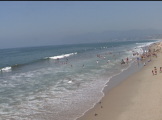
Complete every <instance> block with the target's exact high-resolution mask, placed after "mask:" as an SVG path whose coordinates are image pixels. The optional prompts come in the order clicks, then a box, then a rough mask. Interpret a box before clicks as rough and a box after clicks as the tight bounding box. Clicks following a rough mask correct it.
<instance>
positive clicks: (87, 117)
mask: <svg viewBox="0 0 162 120" xmlns="http://www.w3.org/2000/svg"><path fill="white" fill-rule="evenodd" d="M158 43H159V45H160V44H162V43H161V42H156V43H153V44H152V45H151V48H152V49H153V48H155V47H156V44H158ZM155 59H156V58H155ZM154 62H155V61H154V60H153V61H152V62H150V63H149V64H148V63H147V65H146V66H143V64H142V65H140V68H138V69H132V67H134V65H135V64H136V63H135V61H134V62H133V63H132V65H131V66H130V67H128V69H126V70H124V71H123V72H121V73H119V74H117V75H115V76H113V77H112V78H111V79H110V81H109V82H108V83H107V84H106V86H105V88H104V89H103V93H104V96H103V97H102V98H101V100H100V102H98V103H96V104H95V105H94V107H93V108H91V109H89V110H88V111H87V112H85V113H84V114H83V115H82V116H81V117H78V118H77V119H76V120H91V119H92V120H98V119H100V120H107V119H108V118H109V119H113V120H116V119H117V118H114V117H115V116H119V115H120V113H121V111H125V110H124V109H125V108H126V106H129V105H130V103H129V101H130V99H132V98H133V97H134V96H136V93H135V89H137V88H138V87H139V86H140V82H137V81H135V80H134V81H133V80H130V79H132V78H136V77H137V76H138V75H141V74H142V73H143V71H144V70H145V69H146V68H147V67H149V66H150V65H151V64H153V63H154ZM131 69H132V70H133V71H130V70H131ZM124 72H125V73H126V72H129V74H127V75H126V74H125V73H124ZM124 74H125V75H124ZM119 79H120V81H118V82H117V83H115V82H114V81H113V82H112V84H111V83H110V82H111V81H112V80H119ZM114 83H115V84H114ZM108 84H109V85H110V84H111V85H110V86H111V87H109V85H108ZM113 84H114V85H113ZM123 84H124V85H123ZM125 84H127V85H125ZM132 84H134V85H132ZM122 86H124V88H123V87H122ZM129 86H133V88H130V87H129ZM123 91H124V92H123ZM123 93H124V94H126V95H128V94H129V96H128V97H126V98H123V97H122V94H123ZM116 94H117V95H118V96H117V95H116ZM113 97H115V98H116V99H114V98H113ZM118 97H119V98H122V99H121V101H123V102H122V103H123V104H125V105H122V103H120V102H119V99H117V98H118ZM124 101H127V102H124ZM110 103H111V104H110ZM115 103H116V104H118V105H115ZM107 105H109V107H108V108H107ZM105 106H106V107H105ZM114 107H115V108H116V111H113V109H114ZM111 108H112V109H111ZM107 111H108V112H107ZM100 114H101V115H102V116H101V115H100ZM119 120H120V119H119Z"/></svg>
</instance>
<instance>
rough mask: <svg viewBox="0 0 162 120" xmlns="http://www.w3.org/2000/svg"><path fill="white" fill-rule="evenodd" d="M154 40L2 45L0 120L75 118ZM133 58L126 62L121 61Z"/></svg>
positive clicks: (64, 119) (0, 50)
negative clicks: (136, 54)
mask: <svg viewBox="0 0 162 120" xmlns="http://www.w3.org/2000/svg"><path fill="white" fill-rule="evenodd" d="M154 42H157V41H155V40H152V41H151V40H140V41H121V42H120V41H119V42H106V43H87V44H74V45H57V46H54V45H53V46H52V45H51V46H40V47H24V48H10V49H0V120H76V118H78V117H80V116H81V115H83V114H84V113H85V112H86V111H87V110H89V109H90V108H92V107H93V106H94V105H95V104H96V103H97V102H98V101H99V100H100V99H101V98H102V97H103V96H104V93H103V89H104V87H105V86H106V84H108V85H109V83H108V82H109V81H110V80H111V78H112V76H114V75H117V74H119V73H121V72H122V71H123V70H125V69H127V68H128V67H129V66H130V65H131V63H132V62H133V61H135V60H136V56H133V53H137V52H138V53H143V52H144V50H147V47H148V46H149V45H151V44H152V43H154ZM127 57H128V58H129V63H128V64H123V65H121V64H120V62H121V60H122V59H123V60H124V61H125V60H126V58H127Z"/></svg>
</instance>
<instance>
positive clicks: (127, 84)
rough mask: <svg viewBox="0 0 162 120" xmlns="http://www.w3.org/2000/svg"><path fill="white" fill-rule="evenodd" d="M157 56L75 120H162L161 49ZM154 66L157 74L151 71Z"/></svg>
mask: <svg viewBox="0 0 162 120" xmlns="http://www.w3.org/2000/svg"><path fill="white" fill-rule="evenodd" d="M160 45H162V43H161V44H160ZM156 46H158V45H153V46H152V49H154V48H155V49H157V47H156ZM157 55H158V57H157V58H156V57H152V58H151V62H147V63H146V66H144V67H143V68H142V69H141V70H140V71H138V72H136V73H135V74H133V75H131V76H130V77H128V78H127V79H126V80H124V81H123V82H121V83H120V84H119V85H118V86H116V87H114V88H113V89H111V90H110V91H109V92H107V93H106V94H105V96H104V97H103V99H102V100H101V102H100V103H97V104H96V106H95V107H94V108H93V109H91V110H89V111H88V112H87V113H86V114H85V115H84V116H82V117H81V118H79V119H78V120H162V73H159V69H160V67H161V66H162V50H161V51H160V52H159V53H158V54H157ZM154 67H157V75H153V74H152V72H151V71H152V70H153V69H154Z"/></svg>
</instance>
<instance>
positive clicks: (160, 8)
mask: <svg viewBox="0 0 162 120" xmlns="http://www.w3.org/2000/svg"><path fill="white" fill-rule="evenodd" d="M161 13H162V1H0V48H8V47H23V46H39V45H55V44H64V43H70V42H71V41H70V39H67V40H66V38H70V37H71V36H76V35H82V34H88V33H100V32H103V31H106V30H130V29H162V14H161ZM75 42H76V43H77V42H78V43H80V42H82V41H77V39H76V41H75Z"/></svg>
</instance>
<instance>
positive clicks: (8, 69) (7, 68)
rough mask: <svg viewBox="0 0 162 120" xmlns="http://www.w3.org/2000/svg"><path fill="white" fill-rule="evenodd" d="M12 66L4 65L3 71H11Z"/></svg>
mask: <svg viewBox="0 0 162 120" xmlns="http://www.w3.org/2000/svg"><path fill="white" fill-rule="evenodd" d="M11 69H12V68H11V67H4V68H2V69H0V70H1V71H6V72H9V71H11Z"/></svg>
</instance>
